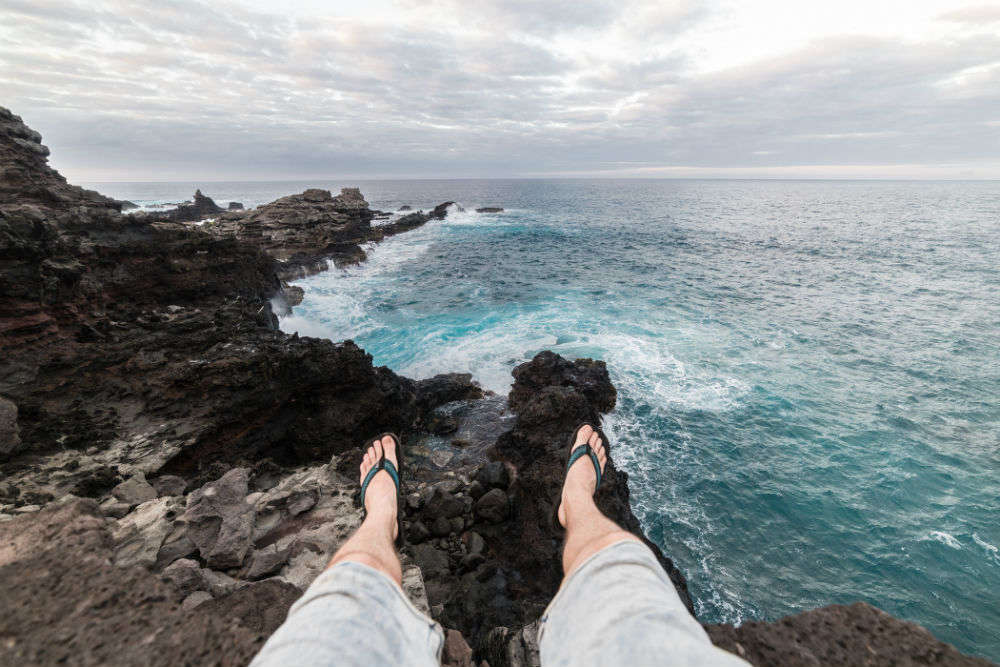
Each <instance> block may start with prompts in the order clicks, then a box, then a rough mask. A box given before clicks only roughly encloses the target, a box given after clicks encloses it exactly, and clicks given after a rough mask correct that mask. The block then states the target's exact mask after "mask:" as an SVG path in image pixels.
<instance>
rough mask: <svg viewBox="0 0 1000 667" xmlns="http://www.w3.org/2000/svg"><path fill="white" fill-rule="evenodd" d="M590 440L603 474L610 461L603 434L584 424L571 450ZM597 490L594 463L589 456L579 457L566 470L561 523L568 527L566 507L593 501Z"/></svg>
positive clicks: (561, 503) (561, 501) (561, 502)
mask: <svg viewBox="0 0 1000 667" xmlns="http://www.w3.org/2000/svg"><path fill="white" fill-rule="evenodd" d="M586 442H589V443H590V448H591V449H593V450H594V453H595V454H597V460H598V461H600V463H601V474H603V473H604V466H606V465H607V463H608V453H607V451H606V450H605V449H604V441H603V440H601V436H599V435H598V434H597V432H596V431H595V430H594V429H593V428H591V427H590V426H589V425H587V426H583V427H582V428H581V429H580V430H579V431H577V433H576V440H575V441H574V442H573V445H572V446H571V447H570V452H572V451H573V450H574V449H576V448H577V447H579V446H580V445H582V444H584V443H586ZM596 490H597V473H596V472H594V463H593V461H591V460H590V457H589V456H581V457H580V458H578V459H577V460H576V461H575V462H574V463H573V465H572V466H570V469H569V470H568V471H566V480H565V481H564V482H563V489H562V498H561V499H560V502H559V523H561V524H562V526H563V528H565V527H566V508H567V507H569V508H570V511H572V507H573V506H574V505H575V504H577V503H580V502H586V503H591V504H592V503H593V502H594V499H593V498H594V491H596Z"/></svg>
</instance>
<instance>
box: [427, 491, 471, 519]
mask: <svg viewBox="0 0 1000 667" xmlns="http://www.w3.org/2000/svg"><path fill="white" fill-rule="evenodd" d="M464 508H465V505H464V504H463V503H462V501H461V499H459V498H457V497H455V496H454V495H453V494H452V493H449V492H448V491H444V490H443V489H440V488H435V489H434V490H433V492H432V493H431V496H430V498H429V499H428V500H427V502H426V503H425V504H424V509H423V514H424V516H425V517H427V518H428V519H438V518H444V519H451V518H453V517H456V516H460V515H461V514H462V512H463V510H464Z"/></svg>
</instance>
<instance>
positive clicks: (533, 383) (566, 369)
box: [508, 350, 617, 421]
mask: <svg viewBox="0 0 1000 667" xmlns="http://www.w3.org/2000/svg"><path fill="white" fill-rule="evenodd" d="M513 375H514V386H513V387H512V388H511V391H510V395H509V397H508V401H509V404H510V408H511V409H512V410H514V411H515V412H517V413H518V417H519V420H521V421H523V417H524V415H523V412H524V409H525V407H526V406H528V405H530V404H531V403H532V402H533V401H534V400H535V398H536V397H537V396H538V394H539V393H540V392H541V391H542V390H545V389H551V388H555V387H563V388H567V389H572V390H573V391H574V392H578V393H580V394H582V395H583V397H584V398H585V399H586V402H587V403H588V404H589V407H590V408H591V409H592V410H594V411H595V412H610V411H611V409H612V408H614V406H615V400H616V398H617V392H616V391H615V387H614V385H613V384H611V378H610V377H609V376H608V370H607V366H606V365H605V364H604V362H603V361H594V360H592V359H577V360H575V361H569V360H567V359H564V358H562V357H560V356H559V355H558V354H555V353H554V352H549V351H548V350H546V351H544V352H539V353H538V354H537V355H535V358H534V359H532V360H531V361H529V362H528V363H525V364H521V365H520V366H518V367H517V368H515V369H514V371H513ZM581 421H582V420H581Z"/></svg>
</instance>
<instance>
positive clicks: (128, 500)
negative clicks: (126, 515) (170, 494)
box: [111, 473, 158, 507]
mask: <svg viewBox="0 0 1000 667" xmlns="http://www.w3.org/2000/svg"><path fill="white" fill-rule="evenodd" d="M111 495H113V496H114V497H115V498H117V499H118V500H120V501H121V502H123V503H125V504H127V505H129V506H133V507H134V506H135V505H139V504H141V503H144V502H146V501H148V500H152V499H153V498H156V497H157V495H158V494H157V493H156V489H154V488H153V487H152V485H150V484H149V482H147V481H146V476H145V475H143V474H142V473H138V474H135V475H133V476H131V477H129V478H128V479H126V480H125V481H124V482H122V483H121V484H119V485H118V486H116V487H115V488H113V489H112V490H111Z"/></svg>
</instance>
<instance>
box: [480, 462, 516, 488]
mask: <svg viewBox="0 0 1000 667" xmlns="http://www.w3.org/2000/svg"><path fill="white" fill-rule="evenodd" d="M475 480H476V481H477V482H479V483H480V484H482V485H483V486H484V487H485V488H487V489H506V488H507V487H508V486H510V471H509V470H507V466H505V465H504V464H503V463H502V462H501V461H490V462H489V463H486V464H485V465H483V466H482V467H481V468H479V470H477V471H476V475H475Z"/></svg>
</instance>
